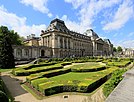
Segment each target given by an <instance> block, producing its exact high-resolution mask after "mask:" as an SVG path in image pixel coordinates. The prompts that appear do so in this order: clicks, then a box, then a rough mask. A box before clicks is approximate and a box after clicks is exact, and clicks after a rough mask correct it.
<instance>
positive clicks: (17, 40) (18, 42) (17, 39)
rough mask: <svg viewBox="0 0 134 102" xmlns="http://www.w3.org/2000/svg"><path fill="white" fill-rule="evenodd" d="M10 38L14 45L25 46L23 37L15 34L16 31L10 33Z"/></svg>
mask: <svg viewBox="0 0 134 102" xmlns="http://www.w3.org/2000/svg"><path fill="white" fill-rule="evenodd" d="M10 38H11V43H12V45H22V44H23V40H22V37H20V36H19V35H18V33H17V32H14V30H11V31H10Z"/></svg>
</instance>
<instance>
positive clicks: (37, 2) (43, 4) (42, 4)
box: [20, 0, 52, 17]
mask: <svg viewBox="0 0 134 102" xmlns="http://www.w3.org/2000/svg"><path fill="white" fill-rule="evenodd" d="M20 2H21V3H22V4H25V5H26V6H29V5H30V6H32V7H33V8H34V9H35V10H37V11H40V12H42V13H45V14H47V15H48V17H52V14H51V13H50V11H49V9H48V8H47V3H48V0H20Z"/></svg>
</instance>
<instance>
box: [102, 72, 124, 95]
mask: <svg viewBox="0 0 134 102" xmlns="http://www.w3.org/2000/svg"><path fill="white" fill-rule="evenodd" d="M125 72H126V69H118V70H116V71H115V72H114V73H113V74H112V77H111V78H110V79H109V80H108V81H107V82H106V83H105V85H104V87H103V93H104V95H105V96H106V97H108V96H109V94H110V93H111V92H112V91H113V90H114V88H115V87H116V86H117V85H118V84H119V82H120V81H121V80H122V79H123V77H122V75H123V74H124V73H125Z"/></svg>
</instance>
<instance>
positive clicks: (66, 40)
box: [66, 38, 68, 49]
mask: <svg viewBox="0 0 134 102" xmlns="http://www.w3.org/2000/svg"><path fill="white" fill-rule="evenodd" d="M66 42H67V49H68V38H66Z"/></svg>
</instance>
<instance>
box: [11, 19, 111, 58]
mask: <svg viewBox="0 0 134 102" xmlns="http://www.w3.org/2000/svg"><path fill="white" fill-rule="evenodd" d="M24 43H25V46H14V55H15V58H20V59H21V58H37V57H40V56H41V57H45V56H46V57H56V58H64V57H82V56H109V55H112V54H113V50H112V49H113V44H111V42H110V40H109V39H104V40H103V39H102V38H100V37H99V36H98V35H97V34H96V33H95V32H94V31H93V30H92V29H89V30H87V31H86V32H85V33H84V34H80V33H77V32H74V31H70V30H69V29H68V28H67V27H66V25H65V23H64V21H62V20H59V19H54V20H52V21H51V22H50V25H49V26H48V27H47V29H46V30H45V31H44V30H42V31H41V37H35V35H34V34H32V35H30V36H27V40H26V41H25V42H24ZM26 55H27V57H26ZM24 56H25V57H24Z"/></svg>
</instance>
